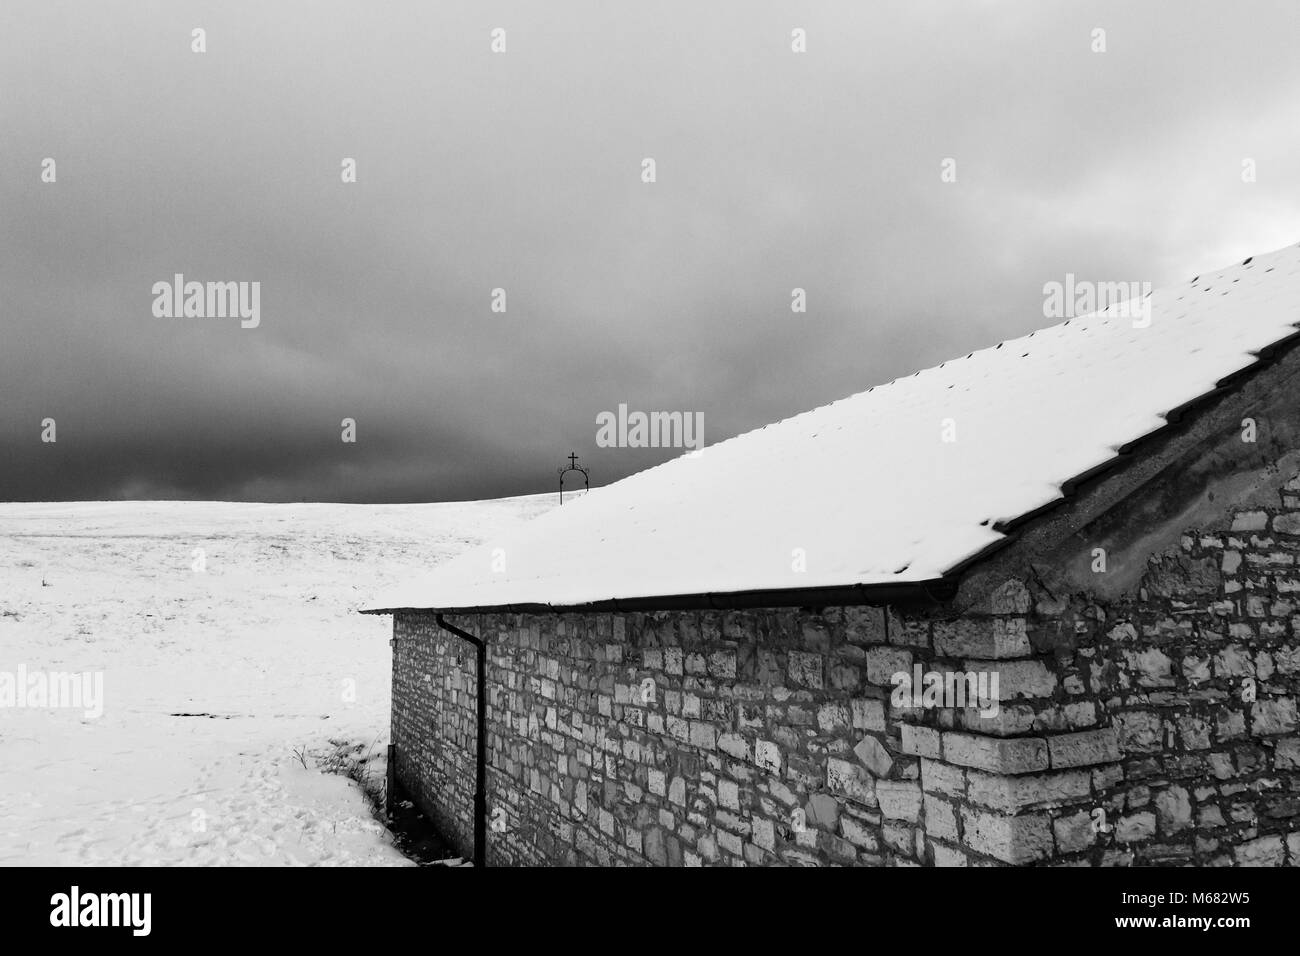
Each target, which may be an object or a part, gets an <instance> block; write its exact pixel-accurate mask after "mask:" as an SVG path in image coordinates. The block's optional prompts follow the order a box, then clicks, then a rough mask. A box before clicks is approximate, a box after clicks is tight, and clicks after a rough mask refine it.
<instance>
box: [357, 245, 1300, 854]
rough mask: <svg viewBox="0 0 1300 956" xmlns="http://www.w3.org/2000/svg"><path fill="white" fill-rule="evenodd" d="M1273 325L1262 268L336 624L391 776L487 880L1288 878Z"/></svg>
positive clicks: (673, 476)
mask: <svg viewBox="0 0 1300 956" xmlns="http://www.w3.org/2000/svg"><path fill="white" fill-rule="evenodd" d="M1297 320H1300V250H1297V249H1296V248H1288V249H1285V250H1282V251H1280V252H1277V253H1273V254H1271V255H1268V256H1259V257H1255V258H1254V259H1251V260H1247V261H1246V262H1244V263H1242V264H1240V265H1237V266H1234V267H1232V268H1228V269H1225V270H1224V271H1222V272H1220V273H1218V274H1215V275H1212V276H1198V277H1197V278H1196V279H1194V280H1193V281H1191V282H1190V283H1187V284H1185V285H1183V286H1180V287H1177V288H1173V289H1169V290H1164V291H1160V292H1157V293H1155V294H1154V295H1153V296H1151V297H1150V298H1149V299H1145V300H1142V301H1141V302H1137V303H1130V304H1129V305H1128V306H1127V307H1126V308H1114V307H1112V308H1111V309H1108V310H1106V311H1103V312H1100V313H1096V314H1092V315H1087V316H1083V317H1080V318H1075V319H1072V320H1070V321H1068V322H1065V323H1063V324H1061V325H1058V326H1055V327H1053V328H1050V329H1045V330H1042V331H1039V332H1036V333H1033V334H1031V335H1029V336H1026V337H1024V338H1021V339H1017V340H1014V341H1009V342H1004V343H1002V344H1001V345H999V346H996V347H995V348H991V349H986V350H983V351H980V352H976V353H972V354H971V355H969V356H966V357H965V358H963V359H958V360H954V361H952V362H947V363H944V364H943V365H941V366H939V367H937V368H933V369H928V370H925V371H922V372H919V373H917V374H916V375H915V376H912V377H908V378H905V379H900V380H898V381H895V382H892V383H890V384H888V385H885V386H880V387H877V388H874V389H871V390H869V391H867V392H864V393H861V394H859V395H855V396H853V397H851V398H848V399H845V400H843V401H841V402H835V403H833V404H831V405H828V406H825V407H823V408H819V409H816V410H814V411H811V412H808V413H806V414H804V415H800V416H797V417H795V418H792V419H789V420H787V421H784V422H781V423H778V424H775V425H772V426H768V427H767V428H763V429H759V430H758V431H755V432H751V433H748V434H746V435H742V436H740V437H738V438H735V439H731V440H729V441H725V442H721V443H718V444H716V445H712V446H709V447H707V448H705V449H704V450H703V452H702V453H699V454H696V455H684V456H682V457H680V458H677V459H674V460H672V461H670V462H668V463H666V464H664V465H660V466H658V467H656V468H652V469H649V470H647V471H645V472H642V473H640V474H637V475H634V476H632V477H631V478H628V479H625V480H624V481H621V482H618V483H616V484H614V485H610V486H608V487H606V488H601V489H597V490H595V491H593V492H591V493H590V494H589V495H588V496H586V497H585V498H584V499H582V500H581V501H578V502H575V503H573V504H572V505H569V504H566V505H565V506H564V507H562V508H557V509H555V510H554V511H552V512H549V513H548V514H546V515H543V516H542V517H540V518H538V519H536V520H534V521H532V522H529V523H528V524H526V525H524V526H523V527H522V529H521V530H520V531H519V532H518V533H517V534H515V535H514V536H512V537H509V538H506V539H503V540H501V541H489V542H487V543H485V545H484V546H483V548H481V549H480V550H478V551H475V552H472V553H469V554H466V555H464V556H462V557H459V558H457V559H455V560H453V561H451V562H449V563H448V564H446V565H444V566H442V567H440V568H438V569H436V570H435V572H433V573H432V574H431V575H430V576H429V577H428V579H427V580H425V581H423V582H417V583H415V584H413V585H412V586H411V587H409V588H406V589H403V590H402V591H401V592H399V593H398V594H396V595H393V596H391V597H386V598H384V599H383V600H382V601H379V602H376V605H375V606H374V607H373V608H370V609H368V612H369V613H392V614H393V615H394V631H393V638H394V639H393V685H392V698H393V709H392V714H393V717H392V721H393V723H392V740H393V744H394V745H395V771H396V775H397V777H398V779H399V780H400V781H401V783H402V784H403V785H404V787H405V789H406V790H407V791H408V792H409V793H410V794H411V795H412V797H413V798H414V799H415V800H416V801H417V803H418V804H419V806H421V807H422V808H423V809H424V810H425V812H426V813H427V814H429V815H430V816H431V817H432V818H434V820H435V821H437V822H438V824H440V826H441V827H442V828H443V829H444V830H445V831H446V832H447V833H448V834H450V835H451V836H452V837H453V838H454V840H455V841H457V842H458V843H459V845H460V848H461V850H462V852H465V853H466V854H469V853H470V852H472V850H473V849H474V848H475V846H477V847H479V848H480V849H481V854H482V855H481V859H483V860H485V862H486V863H487V864H489V865H534V864H561V865H562V864H580V865H586V864H597V865H611V864H615V865H621V864H630V865H641V864H656V865H686V866H698V865H744V864H750V865H769V864H771V865H781V864H813V865H817V864H844V865H863V866H914V865H939V866H953V865H956V866H961V865H996V864H1090V865H1119V866H1124V865H1143V864H1181V863H1193V864H1197V865H1213V866H1220V865H1270V866H1271V865H1297V864H1300V734H1298V733H1297V714H1296V706H1297V690H1298V689H1300V568H1297V559H1298V558H1300V349H1294V348H1292V345H1293V341H1294V336H1295V334H1296V328H1295V326H1296V322H1297ZM480 760H481V765H480ZM480 766H481V769H480ZM476 791H477V793H478V799H477V801H476ZM476 830H477V835H476Z"/></svg>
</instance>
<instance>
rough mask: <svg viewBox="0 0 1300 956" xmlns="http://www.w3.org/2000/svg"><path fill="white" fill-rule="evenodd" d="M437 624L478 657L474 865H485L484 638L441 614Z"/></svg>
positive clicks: (437, 617) (485, 703)
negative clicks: (448, 620)
mask: <svg viewBox="0 0 1300 956" xmlns="http://www.w3.org/2000/svg"><path fill="white" fill-rule="evenodd" d="M434 621H436V622H437V624H438V626H439V627H440V628H442V629H443V630H444V631H446V632H448V633H449V634H454V635H456V636H457V637H459V638H460V639H461V640H464V641H468V642H469V643H471V644H473V645H474V650H475V653H476V655H477V658H478V665H477V666H476V667H475V671H476V673H477V680H478V695H477V696H478V729H477V732H476V733H475V735H474V736H475V739H476V741H477V742H476V744H475V750H476V753H475V754H474V865H475V866H477V867H483V866H486V865H487V641H485V640H483V639H482V638H478V637H475V636H474V635H473V634H470V633H469V632H468V631H462V630H461V629H460V628H458V627H456V626H455V625H452V624H448V623H447V622H446V621H445V620H443V617H442V615H441V614H438V615H436V616H435V617H434Z"/></svg>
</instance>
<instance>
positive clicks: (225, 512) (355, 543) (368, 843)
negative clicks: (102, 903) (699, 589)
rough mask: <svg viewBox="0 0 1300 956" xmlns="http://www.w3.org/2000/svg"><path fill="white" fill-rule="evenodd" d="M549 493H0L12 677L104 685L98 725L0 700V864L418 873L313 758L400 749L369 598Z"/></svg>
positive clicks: (4, 659)
mask: <svg viewBox="0 0 1300 956" xmlns="http://www.w3.org/2000/svg"><path fill="white" fill-rule="evenodd" d="M554 503H555V496H554V495H539V496H534V497H526V498H511V499H503V500H500V501H484V502H467V503H448V504H427V505H336V504H231V503H216V502H86V503H61V504H0V674H4V673H8V674H18V673H19V671H20V668H25V669H26V671H27V673H28V674H29V675H30V674H31V673H32V672H44V673H49V672H55V671H62V672H68V671H75V672H102V675H103V678H102V679H103V714H102V716H100V717H98V718H97V719H88V718H87V717H86V716H85V714H84V712H83V711H82V710H74V709H48V708H42V707H32V706H27V707H12V706H8V707H0V864H17V863H30V864H36V865H57V864H73V865H76V864H196V865H241V864H252V865H307V864H330V865H353V864H366V865H384V864H392V865H403V864H406V862H407V861H406V860H405V859H404V858H403V857H402V856H401V855H400V854H399V853H398V852H397V851H396V850H395V849H394V848H393V847H392V845H391V841H390V839H389V837H388V834H387V832H386V831H385V830H384V828H383V827H382V826H380V825H379V824H378V823H377V822H376V821H375V820H374V819H373V818H372V816H371V814H370V812H369V808H368V805H367V803H366V800H365V798H364V797H363V795H362V793H361V791H360V789H359V788H358V787H357V785H356V784H355V783H353V782H352V781H350V780H348V779H346V778H345V777H343V776H340V775H336V774H325V773H321V772H320V770H319V769H318V768H319V766H320V764H321V763H322V762H323V761H324V760H326V759H327V758H328V756H329V754H330V753H331V752H332V751H333V750H335V749H336V745H335V744H331V741H336V742H346V743H347V744H350V745H358V744H359V745H361V747H362V753H363V754H364V753H365V752H367V751H371V750H373V752H374V753H376V754H379V755H382V754H383V752H384V748H385V746H386V745H387V742H388V717H389V662H390V656H389V647H388V638H389V635H390V629H391V619H390V618H388V617H370V616H363V615H360V614H358V613H356V608H357V607H358V606H363V605H364V604H366V602H368V601H369V600H370V599H372V598H373V597H374V596H375V594H376V593H377V592H379V591H380V590H384V589H387V588H389V587H391V586H392V585H393V584H395V583H397V582H399V581H401V580H402V579H404V578H409V577H411V576H417V575H419V574H420V573H421V572H423V571H427V570H428V569H429V568H430V567H431V566H433V565H434V564H436V563H437V562H440V561H442V560H445V559H446V558H448V557H450V556H452V555H454V554H457V553H459V552H461V551H463V550H464V549H465V548H467V547H469V546H471V545H474V544H478V543H479V542H480V541H483V540H486V539H489V538H491V537H493V536H495V535H496V534H498V533H500V532H502V531H505V530H507V529H508V528H509V527H510V526H512V525H514V524H515V523H517V522H519V521H521V520H525V519H527V518H530V517H533V516H535V515H537V514H539V513H541V512H543V511H546V510H548V509H549V508H551V507H552V506H553V505H554ZM29 703H30V702H29ZM182 714H183V715H200V716H175V715H182ZM295 750H297V751H300V752H304V755H303V757H302V758H300V757H299V756H297V755H295ZM304 763H305V766H304Z"/></svg>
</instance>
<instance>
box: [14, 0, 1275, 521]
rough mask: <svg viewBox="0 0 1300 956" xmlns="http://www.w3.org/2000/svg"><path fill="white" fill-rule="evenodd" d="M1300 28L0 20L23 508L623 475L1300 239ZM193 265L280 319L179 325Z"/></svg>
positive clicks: (195, 16) (804, 7)
mask: <svg viewBox="0 0 1300 956" xmlns="http://www.w3.org/2000/svg"><path fill="white" fill-rule="evenodd" d="M196 27H201V28H203V29H204V30H205V31H206V42H207V52H206V53H202V54H198V53H194V52H192V51H191V42H192V40H191V31H192V30H193V29H194V28H196ZM496 27H501V28H504V29H505V31H506V52H505V53H498V54H494V53H493V52H491V49H490V43H491V36H490V31H491V30H492V29H493V28H496ZM1098 27H1100V28H1102V29H1104V30H1105V44H1106V51H1105V52H1104V53H1096V52H1093V50H1092V47H1093V45H1094V42H1095V41H1094V38H1093V32H1092V31H1093V30H1094V29H1095V28H1098ZM795 28H802V29H804V30H806V32H807V52H806V53H803V54H797V53H794V52H792V50H791V31H792V30H793V29H795ZM1297 36H1300V4H1297V3H1294V2H1292V0H1278V2H1270V3H1264V2H1236V3H1232V4H1225V3H1223V2H1221V0H1219V2H1204V3H1194V2H1187V0H1177V2H1175V0H1164V2H1146V3H1114V4H1109V3H1089V2H1069V3H1048V2H1042V0H1033V2H1029V0H1026V2H1019V3H1009V2H1008V3H992V2H988V3H980V2H971V0H960V2H950V3H926V2H918V0H905V2H903V0H899V2H870V3H867V2H830V0H816V2H812V3H807V4H798V3H756V2H754V0H737V2H731V3H722V2H710V0H704V2H700V0H693V2H684V3H665V2H658V0H657V2H655V3H647V4H634V3H630V2H629V3H611V2H608V0H604V2H599V0H593V2H574V0H548V2H546V3H539V2H537V0H529V2H523V3H488V2H482V0H477V2H463V3H449V2H443V0H422V2H416V3H409V4H403V3H396V2H383V3H355V2H349V3H320V2H313V3H288V2H265V0H258V2H248V3H228V2H222V3H184V2H174V0H169V2H165V3H164V2H159V3H156V4H149V3H143V2H105V0H94V2H89V0H87V2H81V3H59V2H51V0H36V2H20V0H5V2H4V3H3V4H2V5H0V499H87V498H122V497H127V498H215V499H243V500H267V501H277V500H292V501H296V500H300V499H306V500H330V501H375V502H385V501H421V500H443V499H453V498H457V499H462V498H481V497H493V496H499V495H509V494H522V493H528V492H534V491H546V490H551V489H553V488H554V487H555V483H556V469H557V467H559V466H560V465H562V464H563V463H564V459H565V456H566V455H567V454H568V453H569V452H570V451H575V452H577V453H578V454H579V455H580V456H581V457H582V460H583V462H584V463H586V464H587V465H589V467H590V468H591V472H592V479H593V483H596V484H604V483H607V482H609V481H612V480H615V479H617V478H620V477H623V476H625V475H627V474H630V473H632V472H634V471H639V470H641V469H643V468H646V467H649V466H651V465H653V464H656V463H658V462H659V461H662V460H663V459H664V458H665V457H666V456H667V455H669V454H675V453H676V452H665V451H662V450H651V449H631V448H625V449H605V448H598V447H597V444H596V416H597V414H598V413H600V412H602V411H611V410H615V409H617V408H618V406H619V404H620V403H624V404H626V405H628V406H629V408H630V409H633V410H638V409H639V410H645V411H653V410H680V411H689V412H701V413H703V416H704V438H705V441H706V442H707V443H712V442H715V441H718V440H721V439H723V438H726V437H730V436H732V435H735V434H737V433H739V432H742V431H746V430H748V429H750V428H754V427H757V426H759V425H762V424H764V423H767V422H770V421H775V420H778V419H780V418H784V417H787V416H789V415H792V414H796V413H798V412H801V411H805V410H807V409H809V408H812V407H815V406H817V405H820V404H824V403H826V402H828V401H832V400H834V399H837V398H841V397H844V396H846V395H849V394H852V393H854V392H858V391H861V390H863V389H865V388H867V387H869V386H871V385H875V384H878V383H880V382H884V381H888V380H890V379H892V378H894V377H896V376H899V375H902V374H907V373H910V372H912V371H914V370H915V369H917V368H921V367H925V366H929V365H934V364H937V363H938V362H941V361H943V360H945V359H948V358H951V357H953V356H955V355H959V354H964V353H966V352H969V351H970V350H972V349H974V348H979V347H983V346H986V345H992V344H994V343H996V342H998V341H1000V340H1002V339H1005V338H1009V337H1012V336H1016V335H1020V334H1024V333H1026V332H1028V331H1030V330H1032V329H1034V328H1037V327H1040V326H1044V325H1048V324H1053V321H1054V320H1048V319H1045V318H1044V317H1043V301H1044V296H1043V285H1044V283H1046V282H1050V281H1063V280H1064V277H1065V275H1066V273H1071V272H1072V273H1074V274H1075V275H1076V276H1078V277H1080V278H1084V279H1091V280H1095V281H1147V282H1151V283H1153V284H1154V285H1155V286H1156V287H1159V286H1161V285H1165V284H1170V283H1174V282H1182V281H1186V280H1187V279H1190V278H1191V277H1192V276H1193V275H1195V274H1196V273H1198V272H1200V271H1203V270H1207V269H1210V268H1213V267H1216V266H1221V265H1226V264H1228V263H1231V262H1234V261H1239V260H1241V259H1243V258H1245V257H1246V256H1248V255H1251V254H1254V253H1259V252H1264V251H1269V250H1272V249H1274V248H1277V247H1280V246H1284V245H1287V244H1289V243H1294V242H1297V241H1300V216H1298V215H1297V213H1298V212H1300V123H1298V122H1297V114H1296V104H1297V103H1300V57H1298V56H1297V55H1296V38H1297ZM47 157H51V158H53V159H54V160H55V162H56V174H57V179H56V181H55V182H53V183H45V182H42V181H41V174H42V161H43V160H44V159H45V158H47ZM344 157H352V158H354V159H355V160H356V163H357V182H356V183H354V184H345V183H343V182H342V181H341V175H340V173H341V165H340V164H341V162H342V160H343V158H344ZM646 157H652V158H653V159H654V160H655V163H656V173H657V181H656V182H654V183H653V184H647V183H643V182H642V177H641V172H642V166H641V164H642V160H643V159H644V158H646ZM949 157H951V158H953V159H955V160H956V171H957V181H956V182H952V183H945V182H942V181H941V163H942V162H943V160H944V159H946V158H949ZM1245 159H1251V160H1253V161H1254V163H1255V169H1256V175H1257V181H1256V182H1253V183H1245V182H1243V181H1242V170H1243V165H1242V164H1243V160H1245ZM175 273H183V274H184V275H185V277H186V278H187V279H193V280H198V281H209V280H212V281H217V280H220V281H258V282H260V283H261V315H260V325H259V326H258V327H257V328H255V329H244V328H241V327H240V324H239V321H238V320H237V319H200V318H158V317H155V316H154V314H153V311H152V305H153V301H154V296H153V293H152V291H151V290H152V287H153V284H154V283H155V282H159V281H170V280H171V277H172V276H173V275H174V274H175ZM796 287H800V288H804V289H806V290H807V301H808V311H807V312H806V313H804V314H796V313H792V311H791V308H790V302H791V290H792V289H794V288H796ZM494 288H504V289H505V290H506V294H507V300H506V301H507V311H506V312H505V313H504V314H501V313H494V312H492V311H491V308H490V306H491V293H492V290H493V289H494ZM345 417H349V418H353V419H355V420H356V422H357V441H356V442H355V443H354V444H348V443H344V442H342V441H341V440H340V436H341V428H340V422H341V420H342V419H343V418H345ZM45 418H53V419H54V420H55V421H56V423H57V442H56V443H53V444H50V443H44V442H42V441H41V433H42V428H41V422H42V420H43V419H45ZM880 451H881V455H882V458H887V456H888V449H881V450H880ZM809 480H810V482H811V483H815V480H816V478H815V476H810V478H809Z"/></svg>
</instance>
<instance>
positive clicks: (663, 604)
mask: <svg viewBox="0 0 1300 956" xmlns="http://www.w3.org/2000/svg"><path fill="white" fill-rule="evenodd" d="M1003 543H1004V542H1001V541H998V542H994V544H996V545H998V546H1001V545H1002V544H1003ZM956 593H957V580H956V577H955V576H945V577H942V578H929V579H926V580H924V581H903V582H899V583H897V584H846V585H834V586H829V587H814V588H783V589H773V588H768V589H763V590H756V591H728V592H720V591H711V592H703V593H699V594H670V595H664V596H661V597H638V598H609V599H608V600H604V601H591V602H588V603H586V604H493V605H474V606H465V607H442V608H432V607H383V608H381V607H372V608H366V609H365V610H363V611H361V613H362V614H401V613H409V612H414V613H423V614H427V613H429V612H430V611H437V612H440V613H444V614H485V613H498V614H500V613H506V614H549V613H565V614H590V613H597V612H601V611H624V612H626V611H701V610H703V611H725V610H740V609H744V608H760V607H830V606H833V605H837V604H875V605H880V604H901V603H904V602H921V603H929V604H933V603H942V602H944V601H948V600H950V599H951V598H952V597H953V595H955V594H956Z"/></svg>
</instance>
